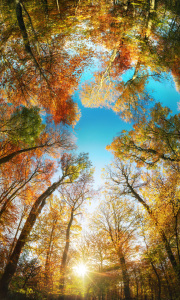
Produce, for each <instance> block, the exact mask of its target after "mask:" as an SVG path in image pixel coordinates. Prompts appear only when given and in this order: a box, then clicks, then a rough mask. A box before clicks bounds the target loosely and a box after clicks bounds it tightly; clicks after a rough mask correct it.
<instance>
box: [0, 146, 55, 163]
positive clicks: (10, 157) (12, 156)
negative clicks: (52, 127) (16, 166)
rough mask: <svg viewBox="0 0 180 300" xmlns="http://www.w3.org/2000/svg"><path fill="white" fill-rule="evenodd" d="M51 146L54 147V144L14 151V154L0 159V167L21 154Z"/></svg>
mask: <svg viewBox="0 0 180 300" xmlns="http://www.w3.org/2000/svg"><path fill="white" fill-rule="evenodd" d="M53 145H54V143H52V144H49V145H48V144H42V145H39V146H34V147H29V148H25V149H21V150H17V151H14V152H12V153H10V154H8V155H6V156H4V157H2V158H0V165H1V164H5V163H7V162H8V161H10V160H11V159H13V158H14V157H15V156H16V155H19V154H21V153H25V152H28V151H33V150H36V149H40V148H45V147H51V146H53Z"/></svg>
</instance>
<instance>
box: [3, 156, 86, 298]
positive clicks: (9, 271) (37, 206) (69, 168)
mask: <svg viewBox="0 0 180 300" xmlns="http://www.w3.org/2000/svg"><path fill="white" fill-rule="evenodd" d="M89 164H90V162H89V161H88V157H87V155H85V154H80V155H79V156H78V157H73V156H71V155H69V154H64V155H63V156H62V159H61V169H62V176H61V177H60V178H59V180H58V181H56V182H54V183H53V184H52V185H51V186H49V187H48V188H47V189H46V190H45V191H44V192H43V193H42V194H41V195H40V196H39V197H38V198H37V199H36V200H35V202H34V204H33V205H32V208H31V210H30V212H29V215H28V217H27V219H26V221H25V224H24V226H23V228H22V230H21V233H20V235H19V238H18V240H17V243H16V245H15V247H14V250H13V252H12V254H11V256H10V258H9V261H8V263H7V265H6V267H5V270H4V273H3V275H2V277H1V280H0V294H1V298H2V299H6V296H7V292H8V285H9V283H10V281H11V279H12V277H13V275H14V273H15V271H16V268H17V263H18V260H19V256H20V253H21V250H22V249H23V247H24V245H25V243H26V242H27V238H28V236H29V234H30V232H31V230H32V228H33V226H34V224H35V222H36V219H37V218H38V216H39V215H40V213H41V211H42V209H43V207H44V206H45V204H46V199H47V198H48V197H49V196H50V195H51V194H52V193H53V192H54V191H55V190H56V189H57V188H58V187H59V186H60V185H61V184H63V183H64V181H65V180H66V181H67V182H72V181H74V180H75V179H76V178H77V177H78V176H79V175H80V174H81V172H82V170H84V169H86V167H87V166H88V165H89Z"/></svg>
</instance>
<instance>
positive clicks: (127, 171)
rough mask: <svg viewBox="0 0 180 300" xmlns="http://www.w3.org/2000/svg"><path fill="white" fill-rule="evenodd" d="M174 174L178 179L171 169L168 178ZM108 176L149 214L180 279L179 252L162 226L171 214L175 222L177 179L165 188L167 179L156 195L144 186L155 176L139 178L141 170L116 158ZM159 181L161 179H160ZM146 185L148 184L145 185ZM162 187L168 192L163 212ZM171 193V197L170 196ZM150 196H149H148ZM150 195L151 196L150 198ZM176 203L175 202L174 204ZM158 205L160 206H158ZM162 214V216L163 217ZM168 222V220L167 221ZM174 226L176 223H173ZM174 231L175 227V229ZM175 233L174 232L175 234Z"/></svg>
mask: <svg viewBox="0 0 180 300" xmlns="http://www.w3.org/2000/svg"><path fill="white" fill-rule="evenodd" d="M171 176H172V177H171ZM174 176H176V180H177V181H179V179H178V178H179V174H178V173H176V171H172V173H171V175H170V176H169V178H170V177H171V178H174ZM109 177H110V179H111V180H112V181H113V182H114V183H115V184H116V185H117V186H120V187H121V194H122V195H123V194H129V195H131V196H132V197H133V198H135V199H136V200H137V201H138V203H139V204H141V205H142V206H143V208H144V209H145V211H146V212H147V215H148V216H149V218H150V220H151V222H152V225H153V226H154V227H155V228H156V230H157V231H158V234H159V236H160V238H161V240H162V242H163V245H164V248H165V250H166V254H167V257H168V259H169V261H170V262H171V265H172V268H173V270H174V273H175V274H176V276H177V280H178V281H180V265H179V258H178V256H179V254H178V256H177V258H176V256H175V254H174V251H173V248H172V245H171V243H170V241H169V238H168V231H166V228H165V227H164V222H165V223H166V222H168V220H169V216H172V218H173V222H175V224H176V222H177V221H176V217H175V216H173V214H174V213H173V211H172V210H173V207H174V208H175V206H176V205H177V207H176V213H175V215H176V214H178V211H179V204H178V202H177V199H178V193H179V191H178V189H177V181H176V180H171V181H170V182H171V184H172V185H171V186H170V188H167V185H168V181H167V182H166V184H167V185H165V186H164V187H163V189H161V188H160V190H159V191H160V193H159V194H160V195H159V194H158V193H157V195H156V194H155V195H154V188H152V189H151V193H152V195H151V194H149V191H148V188H147V187H146V185H147V182H150V186H151V182H156V179H157V176H155V178H153V177H152V178H151V180H150V181H149V180H148V181H146V179H147V177H146V176H144V179H145V180H144V181H142V180H141V172H140V171H134V172H133V168H132V167H131V166H130V165H128V164H126V165H125V164H123V162H122V161H120V160H119V159H118V158H116V160H115V163H114V166H113V168H112V169H109ZM160 182H161V179H160ZM143 186H145V187H146V188H145V190H144V191H143ZM147 186H148V185H147ZM164 188H165V190H166V192H167V193H168V195H167V198H166V201H165V203H164V205H165V207H166V209H167V211H165V214H164V210H163V208H162V211H161V210H160V207H161V205H162V202H160V203H161V204H160V203H159V199H160V200H161V201H162V198H161V197H162V195H163V199H164V194H161V193H163V192H164ZM172 195H173V197H172ZM149 196H150V198H149ZM151 197H153V198H152V199H153V200H152V199H151ZM150 199H151V201H152V203H153V204H154V205H150V204H149V201H150ZM168 202H169V203H173V204H172V208H171V210H170V211H169V205H168ZM175 203H176V204H175ZM158 206H160V207H158ZM160 213H161V217H160ZM163 216H164V217H163ZM174 217H175V218H174ZM168 224H169V222H168ZM175 228H176V225H175ZM175 231H176V229H175ZM175 235H176V234H175ZM178 249H179V246H178V248H177V253H179V250H178Z"/></svg>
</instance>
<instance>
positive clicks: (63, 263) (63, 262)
mask: <svg viewBox="0 0 180 300" xmlns="http://www.w3.org/2000/svg"><path fill="white" fill-rule="evenodd" d="M73 217H74V209H73V208H72V209H71V216H70V219H69V223H68V226H67V229H66V243H65V247H64V251H63V256H62V260H61V266H60V274H61V278H60V285H59V288H60V293H61V296H60V299H63V297H64V283H65V273H66V266H67V256H68V251H69V244H70V230H71V225H72V222H73Z"/></svg>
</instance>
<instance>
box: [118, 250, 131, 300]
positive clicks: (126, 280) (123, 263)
mask: <svg viewBox="0 0 180 300" xmlns="http://www.w3.org/2000/svg"><path fill="white" fill-rule="evenodd" d="M118 254H119V260H120V265H121V270H122V277H123V284H124V296H125V300H130V299H131V295H130V288H129V274H128V271H127V268H126V261H125V258H124V255H123V253H122V250H121V249H120V251H119V253H118Z"/></svg>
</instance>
